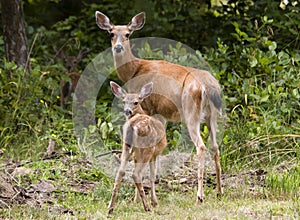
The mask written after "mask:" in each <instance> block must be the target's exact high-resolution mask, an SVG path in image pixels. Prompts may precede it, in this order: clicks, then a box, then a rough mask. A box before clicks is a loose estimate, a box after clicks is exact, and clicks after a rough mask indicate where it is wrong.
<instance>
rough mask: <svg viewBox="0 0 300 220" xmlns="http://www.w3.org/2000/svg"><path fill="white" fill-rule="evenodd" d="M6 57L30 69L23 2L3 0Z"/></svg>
mask: <svg viewBox="0 0 300 220" xmlns="http://www.w3.org/2000/svg"><path fill="white" fill-rule="evenodd" d="M1 6H2V26H3V39H4V49H5V57H6V59H7V61H14V62H15V63H16V64H17V65H18V66H23V67H24V68H26V69H28V67H29V57H28V46H27V37H26V31H25V19H24V13H23V5H22V0H1Z"/></svg>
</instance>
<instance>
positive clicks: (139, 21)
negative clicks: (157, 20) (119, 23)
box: [127, 12, 146, 31]
mask: <svg viewBox="0 0 300 220" xmlns="http://www.w3.org/2000/svg"><path fill="white" fill-rule="evenodd" d="M145 20H146V13H145V12H141V13H139V14H137V15H136V16H134V17H133V18H132V19H131V22H129V24H128V25H127V27H128V29H129V30H130V31H135V30H140V29H142V27H143V26H144V24H145Z"/></svg>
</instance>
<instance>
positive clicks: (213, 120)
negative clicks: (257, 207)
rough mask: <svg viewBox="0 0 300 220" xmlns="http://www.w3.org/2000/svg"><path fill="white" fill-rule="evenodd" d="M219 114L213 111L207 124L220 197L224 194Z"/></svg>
mask: <svg viewBox="0 0 300 220" xmlns="http://www.w3.org/2000/svg"><path fill="white" fill-rule="evenodd" d="M217 114H218V112H217V111H216V110H215V109H213V110H212V113H211V115H210V117H208V118H207V120H206V124H207V125H208V128H209V136H210V139H211V143H212V149H213V157H214V160H215V166H216V182H217V192H218V196H221V195H222V194H223V190H222V186H221V165H220V152H219V146H218V143H217V138H216V137H217V136H216V135H217V134H216V132H217Z"/></svg>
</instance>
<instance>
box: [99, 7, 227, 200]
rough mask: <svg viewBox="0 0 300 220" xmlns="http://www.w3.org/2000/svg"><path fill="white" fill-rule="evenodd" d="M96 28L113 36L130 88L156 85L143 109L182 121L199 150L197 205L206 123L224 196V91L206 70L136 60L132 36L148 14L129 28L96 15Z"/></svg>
mask: <svg viewBox="0 0 300 220" xmlns="http://www.w3.org/2000/svg"><path fill="white" fill-rule="evenodd" d="M95 16H96V23H97V25H98V26H99V27H100V28H101V29H103V30H106V31H108V32H109V34H110V36H111V45H112V52H113V57H114V65H115V68H116V71H117V74H118V77H119V78H120V79H121V80H122V81H123V82H124V83H125V82H126V83H127V88H129V89H130V90H131V89H135V87H136V86H140V85H142V84H144V83H145V82H150V81H151V82H153V83H154V84H155V91H154V92H153V94H152V95H151V96H150V97H149V98H147V99H146V100H145V101H144V102H143V103H142V107H143V109H144V111H145V112H146V113H147V114H149V115H154V114H160V115H161V116H163V117H164V118H165V119H167V120H169V121H182V122H184V123H185V124H186V125H187V128H188V132H189V135H190V137H191V139H192V141H193V143H194V144H195V146H196V150H197V158H198V159H199V162H198V192H197V200H196V201H197V204H200V203H202V202H203V200H204V192H203V171H204V164H205V151H206V147H205V145H204V143H203V140H202V138H201V136H200V121H201V120H202V119H205V121H206V124H207V127H208V129H209V131H210V139H211V142H212V148H213V157H214V160H215V166H216V179H217V181H216V182H217V191H218V195H221V194H222V188H221V166H220V155H219V147H218V144H217V139H216V129H217V116H218V114H219V113H220V111H221V106H222V99H221V88H220V85H219V83H218V81H217V80H216V79H215V78H214V77H213V76H212V75H211V74H210V73H209V72H208V71H205V70H199V69H195V68H190V67H185V66H181V65H177V64H173V63H170V62H167V61H164V60H144V59H139V58H137V57H135V56H134V55H133V54H132V52H131V48H130V41H129V37H130V35H131V34H132V33H133V32H134V31H135V30H139V29H141V28H142V27H143V26H144V23H145V13H144V12H142V13H139V14H137V15H136V16H134V17H133V18H132V19H131V21H130V22H129V23H128V25H114V24H113V23H112V22H111V21H110V19H109V18H108V17H107V16H106V15H104V14H103V13H101V12H99V11H96V14H95Z"/></svg>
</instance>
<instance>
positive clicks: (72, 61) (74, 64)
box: [56, 48, 90, 108]
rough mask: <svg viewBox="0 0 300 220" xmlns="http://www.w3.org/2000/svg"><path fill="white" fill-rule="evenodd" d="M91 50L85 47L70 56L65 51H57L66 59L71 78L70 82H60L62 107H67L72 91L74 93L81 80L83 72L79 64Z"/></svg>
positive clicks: (66, 66)
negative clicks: (81, 72) (80, 70)
mask: <svg viewBox="0 0 300 220" xmlns="http://www.w3.org/2000/svg"><path fill="white" fill-rule="evenodd" d="M89 52H90V49H88V48H85V49H82V50H80V51H79V53H78V55H77V56H69V55H66V54H65V53H64V51H56V53H57V54H58V56H59V57H60V58H61V59H62V60H63V61H64V63H65V68H66V70H67V73H66V75H67V76H68V77H69V78H70V81H68V82H65V81H63V80H62V81H61V82H60V105H61V107H62V108H66V104H67V101H68V100H69V99H70V97H71V95H72V93H74V91H75V88H76V86H77V83H78V81H79V78H80V75H81V74H80V73H79V71H78V64H79V63H80V61H81V60H82V59H83V58H85V57H86V56H87V54H88V53H89Z"/></svg>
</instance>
